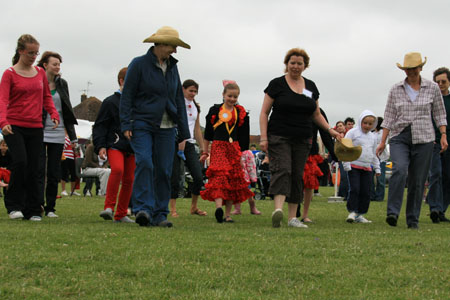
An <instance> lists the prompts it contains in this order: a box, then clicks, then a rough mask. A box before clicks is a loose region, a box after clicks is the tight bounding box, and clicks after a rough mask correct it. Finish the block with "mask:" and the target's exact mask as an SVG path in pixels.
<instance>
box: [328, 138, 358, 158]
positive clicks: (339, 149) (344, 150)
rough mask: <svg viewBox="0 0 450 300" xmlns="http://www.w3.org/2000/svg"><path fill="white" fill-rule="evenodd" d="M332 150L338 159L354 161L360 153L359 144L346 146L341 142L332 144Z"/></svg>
mask: <svg viewBox="0 0 450 300" xmlns="http://www.w3.org/2000/svg"><path fill="white" fill-rule="evenodd" d="M334 152H335V154H336V156H337V158H338V159H339V161H355V160H357V159H358V158H359V157H360V156H361V153H362V148H361V146H353V147H347V146H345V145H344V144H342V143H341V142H336V144H334Z"/></svg>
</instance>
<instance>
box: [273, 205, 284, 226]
mask: <svg viewBox="0 0 450 300" xmlns="http://www.w3.org/2000/svg"><path fill="white" fill-rule="evenodd" d="M282 220H283V210H281V208H278V209H275V210H274V211H273V213H272V226H273V227H274V228H278V227H280V226H281V221H282Z"/></svg>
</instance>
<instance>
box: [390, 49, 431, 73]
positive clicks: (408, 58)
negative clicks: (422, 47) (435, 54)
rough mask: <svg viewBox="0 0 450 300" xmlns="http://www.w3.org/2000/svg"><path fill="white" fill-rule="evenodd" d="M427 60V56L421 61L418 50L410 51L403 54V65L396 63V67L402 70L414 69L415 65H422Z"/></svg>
mask: <svg viewBox="0 0 450 300" xmlns="http://www.w3.org/2000/svg"><path fill="white" fill-rule="evenodd" d="M426 62H427V58H426V57H425V60H424V61H422V55H421V54H420V53H419V52H410V53H406V54H405V59H404V60H403V66H402V65H401V64H399V63H397V67H399V68H400V69H402V70H406V69H414V68H417V67H422V66H423V65H424V64H425V63H426Z"/></svg>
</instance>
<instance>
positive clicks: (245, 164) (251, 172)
mask: <svg viewBox="0 0 450 300" xmlns="http://www.w3.org/2000/svg"><path fill="white" fill-rule="evenodd" d="M241 165H242V169H243V170H244V178H245V181H248V182H256V181H257V180H258V177H257V175H256V163H255V156H254V155H253V151H252V150H245V151H242V155H241ZM248 188H249V189H250V188H251V186H249V187H248ZM248 204H249V205H250V213H251V214H252V215H260V214H261V212H260V211H259V210H258V209H257V208H256V203H255V199H254V198H253V196H252V197H250V198H248ZM231 214H232V215H240V214H241V203H236V204H235V205H234V211H233V212H232V213H231Z"/></svg>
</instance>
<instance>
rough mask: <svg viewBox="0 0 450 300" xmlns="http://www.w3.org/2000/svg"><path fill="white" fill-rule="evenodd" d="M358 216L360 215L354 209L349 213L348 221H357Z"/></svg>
mask: <svg viewBox="0 0 450 300" xmlns="http://www.w3.org/2000/svg"><path fill="white" fill-rule="evenodd" d="M357 216H358V214H357V213H355V212H354V211H352V212H351V213H349V214H348V217H347V220H346V221H347V222H348V223H353V222H355V220H356V217H357Z"/></svg>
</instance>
